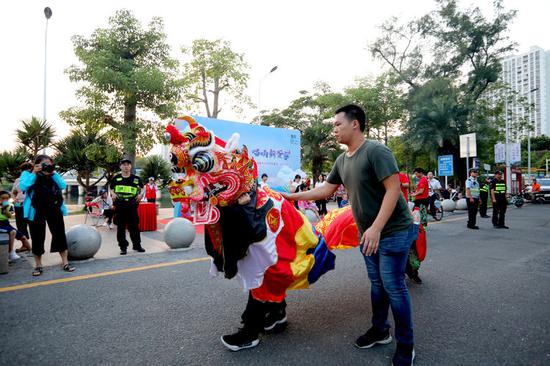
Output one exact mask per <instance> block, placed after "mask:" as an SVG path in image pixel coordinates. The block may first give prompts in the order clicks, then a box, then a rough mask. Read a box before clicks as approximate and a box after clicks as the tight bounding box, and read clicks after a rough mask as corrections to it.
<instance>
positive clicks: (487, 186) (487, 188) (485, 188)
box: [479, 184, 489, 193]
mask: <svg viewBox="0 0 550 366" xmlns="http://www.w3.org/2000/svg"><path fill="white" fill-rule="evenodd" d="M479 191H480V192H485V193H488V192H489V185H488V184H484V185H483V187H481V188H480V189H479Z"/></svg>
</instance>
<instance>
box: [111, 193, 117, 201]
mask: <svg viewBox="0 0 550 366" xmlns="http://www.w3.org/2000/svg"><path fill="white" fill-rule="evenodd" d="M117 198H118V197H117V195H116V193H115V192H113V193H111V199H112V200H113V201H114V200H116V199H117Z"/></svg>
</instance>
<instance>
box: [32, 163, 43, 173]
mask: <svg viewBox="0 0 550 366" xmlns="http://www.w3.org/2000/svg"><path fill="white" fill-rule="evenodd" d="M40 171H42V164H35V165H34V169H33V171H32V172H33V173H38V172H40Z"/></svg>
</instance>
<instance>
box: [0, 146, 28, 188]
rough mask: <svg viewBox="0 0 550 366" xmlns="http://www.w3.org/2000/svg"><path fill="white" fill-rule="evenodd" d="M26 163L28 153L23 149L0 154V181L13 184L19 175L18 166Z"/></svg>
mask: <svg viewBox="0 0 550 366" xmlns="http://www.w3.org/2000/svg"><path fill="white" fill-rule="evenodd" d="M25 161H28V153H27V151H25V150H24V149H21V148H19V149H16V150H14V151H3V152H1V153H0V181H2V182H4V181H7V182H10V183H11V182H14V181H15V180H16V179H17V177H19V174H20V173H21V172H20V170H19V166H20V165H21V164H23V163H24V162H25Z"/></svg>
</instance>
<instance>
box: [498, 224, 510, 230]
mask: <svg viewBox="0 0 550 366" xmlns="http://www.w3.org/2000/svg"><path fill="white" fill-rule="evenodd" d="M498 228H499V229H509V227H508V226H506V225H501V226H499V227H498Z"/></svg>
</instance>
